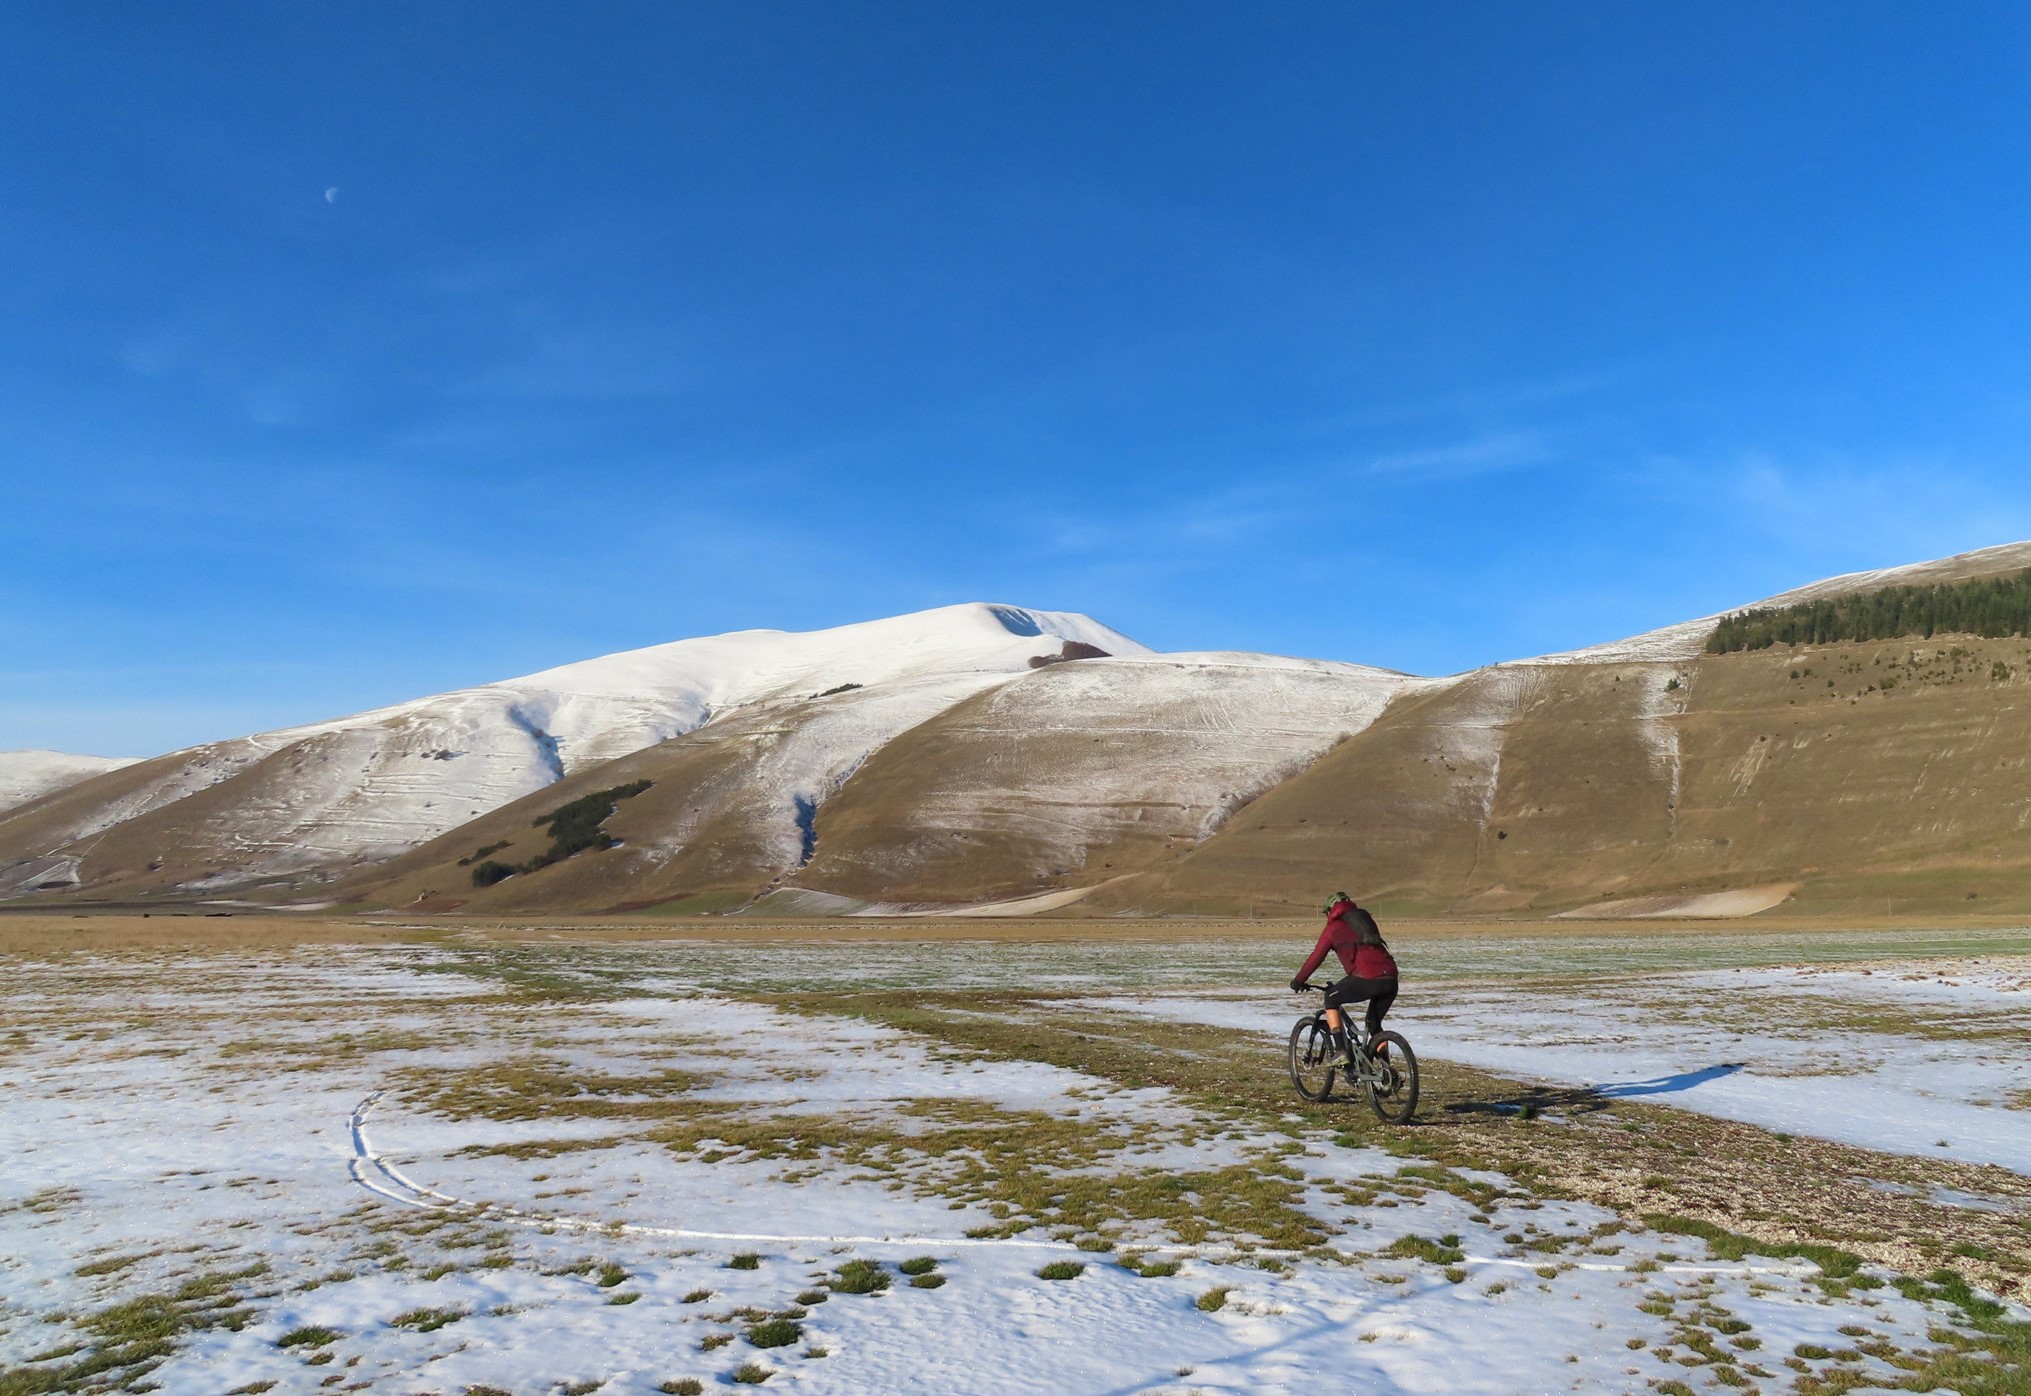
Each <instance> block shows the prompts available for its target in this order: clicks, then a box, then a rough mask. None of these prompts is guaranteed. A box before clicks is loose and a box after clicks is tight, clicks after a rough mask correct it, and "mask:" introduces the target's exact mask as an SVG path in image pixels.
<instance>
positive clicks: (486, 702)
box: [0, 604, 1148, 886]
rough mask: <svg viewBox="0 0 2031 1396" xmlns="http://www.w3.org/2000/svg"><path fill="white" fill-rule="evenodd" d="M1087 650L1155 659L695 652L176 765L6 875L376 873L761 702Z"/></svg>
mask: <svg viewBox="0 0 2031 1396" xmlns="http://www.w3.org/2000/svg"><path fill="white" fill-rule="evenodd" d="M1067 641H1076V642H1080V643H1083V644H1088V645H1093V646H1096V647H1098V648H1100V649H1102V650H1105V651H1108V652H1109V653H1113V654H1142V653H1147V652H1148V651H1147V650H1146V649H1145V647H1144V646H1142V645H1139V644H1137V643H1136V642H1135V641H1133V640H1131V639H1129V638H1128V637H1127V636H1125V635H1121V634H1118V633H1117V632H1115V631H1113V630H1111V629H1109V628H1108V627H1106V626H1104V625H1101V624H1100V623H1098V622H1097V621H1094V620H1091V619H1089V618H1087V617H1085V616H1080V615H1070V614H1065V613H1060V612H1053V611H1032V610H1025V609H1021V608H1018V607H1012V606H994V605H984V604H971V605H961V606H947V607H943V608H941V609H938V610H933V611H924V612H919V613H917V614H914V615H907V616H898V617H894V618H890V619H886V620H878V621H870V622H866V623H863V624H857V625H847V626H840V627H838V628H836V629H831V630H819V631H809V632H802V633H791V632H783V631H773V630H752V631H742V632H738V633H735V634H730V635H719V636H712V637H708V638H703V639H693V640H679V641H676V642H674V643H671V644H666V645H656V646H652V647H650V648H648V649H641V650H632V651H628V652H625V653H622V654H615V655H608V656H605V657H603V658H600V659H592V660H586V661H583V662H581V663H576V664H568V665H564V666H561V667H559V668H555V669H548V670H544V671H543V672H541V673H536V674H530V675H527V676H525V677H523V678H519V679H509V680H506V681H504V682H501V683H494V684H486V685H482V686H479V687H476V688H468V689H461V690H458V691H455V692H452V693H445V694H439V695H437V696H434V697H430V698H423V699H418V700H415V701H413V702H408V703H402V704H398V705H396V706H393V707H389V708H382V709H377V710H375V711H372V712H365V713H359V714H356V715H353V716H351V717H345V718H339V719H336V720H333V721H330V722H321V723H313V724H309V725H306V726H302V727H294V728H288V729H284V730H281V731H276V732H269V733H264V734H261V735H259V736H254V737H247V738H241V739H239V740H236V741H230V742H221V743H215V744H212V745H209V746H204V747H198V748H193V749H192V750H190V751H188V752H183V753H178V754H177V755H176V756H175V757H172V758H162V759H159V760H158V761H157V762H155V763H151V764H152V765H153V766H154V767H155V768H156V769H154V770H153V771H151V772H150V773H149V776H148V778H146V779H145V780H141V781H128V782H121V783H119V784H118V785H117V787H111V786H109V788H108V790H107V792H106V793H107V798H106V799H104V800H103V801H98V802H93V801H90V800H80V801H78V802H75V803H73V804H71V805H70V806H68V807H67V808H66V809H65V810H64V811H63V812H61V814H60V815H57V816H55V817H54V818H53V819H45V820H42V821H39V823H38V826H37V827H34V828H32V829H27V830H20V829H15V830H10V829H9V828H8V827H7V826H6V825H5V824H4V823H0V865H4V864H7V863H17V864H21V865H22V866H24V867H26V866H27V865H28V863H29V861H30V860H36V867H35V870H34V872H33V876H34V878H36V879H37V880H39V881H42V882H47V881H50V880H56V881H67V880H69V879H70V877H71V876H72V875H73V874H76V875H78V876H80V877H82V878H83V880H86V881H89V880H92V874H93V869H92V868H91V867H90V866H86V867H84V868H83V869H79V868H77V867H76V866H72V865H64V866H58V867H56V870H55V872H54V873H52V871H51V867H50V866H45V865H44V860H46V857H47V855H52V854H58V853H59V852H67V853H70V854H73V855H74V856H83V855H82V852H81V851H79V850H77V849H76V848H74V847H73V848H68V849H67V847H66V846H75V845H79V844H81V843H84V842H85V841H91V840H98V839H100V837H101V836H107V838H108V841H109V842H110V843H111V844H112V845H113V846H112V847H109V848H107V849H104V850H99V852H100V856H101V858H102V861H103V860H105V859H117V858H118V857H119V856H121V855H123V854H124V856H125V858H126V860H127V862H129V863H132V862H133V861H136V860H138V861H140V862H141V863H142V864H143V865H144V866H145V865H146V864H148V863H150V862H156V863H162V864H163V865H164V866H165V867H171V868H172V870H173V869H174V867H175V866H176V865H179V864H186V863H193V862H194V863H202V864H206V865H207V866H206V867H205V868H204V869H203V870H202V871H201V872H200V874H199V877H200V879H201V881H202V882H203V883H204V884H205V885H213V886H225V885H231V884H232V883H234V882H241V881H246V880H250V879H255V878H260V877H265V876H272V875H275V874H279V873H287V872H291V871H297V870H302V869H307V868H314V867H325V866H331V865H333V864H342V863H347V862H355V861H360V860H375V859H379V858H384V857H387V856H389V855H391V854H393V853H396V852H398V851H400V850H402V849H404V848H408V847H412V846H414V845H416V844H418V843H422V842H424V841H426V840H428V839H431V838H434V837H436V836H437V835H439V834H442V833H444V832H446V831H448V830H450V829H453V828H456V827H457V826H459V825H461V824H464V823H466V822H467V821H469V820H471V819H473V818H475V817H476V816H478V815H481V814H484V813H485V812H487V811H488V810H491V809H494V808H497V807H499V806H501V805H503V804H506V803H508V802H509V801H511V800H514V799H517V798H520V797H521V796H523V795H527V794H530V793H532V792H534V791H536V790H539V789H541V788H543V787H544V786H546V785H548V784H550V783H552V782H554V781H556V780H558V779H560V778H561V777H562V776H564V775H565V774H567V773H569V772H572V771H575V770H579V769H583V768H585V767H588V766H591V765H594V764H597V763H599V762H602V761H606V760H610V759H612V758H614V757H617V756H622V755H626V754H627V753H629V752H633V751H638V750H640V749H642V748H644V747H647V746H651V745H654V744H656V743H658V742H662V741H665V740H667V739H669V738H671V737H675V736H679V735H682V734H684V733H687V732H691V731H695V730H697V729H698V728H700V727H702V726H704V725H706V724H707V723H710V722H712V721H714V720H715V719H717V718H721V717H724V716H726V715H727V714H729V713H733V712H736V711H739V710H742V709H745V708H748V707H750V706H752V705H755V704H758V703H764V702H770V701H781V700H785V699H792V698H808V697H812V696H815V695H817V694H819V693H823V692H825V691H827V690H830V689H837V688H840V687H842V686H845V685H853V686H857V687H869V688H872V687H877V686H881V685H886V684H893V683H899V682H908V683H915V682H918V681H923V680H931V679H955V680H963V679H965V678H966V677H967V676H980V675H987V676H992V675H1011V674H1016V673H1023V672H1027V670H1028V668H1029V662H1030V660H1031V659H1032V658H1034V657H1037V656H1040V655H1056V654H1058V653H1059V651H1060V650H1061V649H1062V647H1063V645H1064V643H1065V642H1067ZM814 759H816V758H814ZM855 759H857V756H856V758H855ZM818 764H819V765H821V766H822V765H824V764H825V762H824V761H823V760H822V759H818ZM81 793H82V792H81ZM115 831H123V832H124V834H125V835H128V836H131V838H126V839H123V838H122V836H121V833H117V832H115ZM126 842H131V843H132V844H133V846H132V847H123V846H122V845H123V843H126ZM38 844H39V845H40V846H39V847H38V846H36V845H38ZM92 848H93V849H94V850H96V849H97V844H96V843H93V844H92ZM5 880H6V879H5V878H4V875H0V882H4V881H5ZM16 880H17V881H18V880H19V879H16Z"/></svg>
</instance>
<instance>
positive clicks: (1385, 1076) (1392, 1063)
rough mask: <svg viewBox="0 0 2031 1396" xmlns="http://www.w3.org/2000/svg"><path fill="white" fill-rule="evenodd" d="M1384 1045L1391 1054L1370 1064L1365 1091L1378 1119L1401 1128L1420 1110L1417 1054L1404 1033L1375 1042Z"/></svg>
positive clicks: (1380, 1057)
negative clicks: (1387, 1045) (1405, 1038)
mask: <svg viewBox="0 0 2031 1396" xmlns="http://www.w3.org/2000/svg"><path fill="white" fill-rule="evenodd" d="M1293 1041H1295V1038H1294V1039H1293ZM1384 1043H1388V1044H1389V1050H1388V1052H1386V1053H1384V1054H1383V1055H1381V1056H1377V1057H1375V1058H1374V1059H1373V1060H1372V1061H1371V1062H1370V1063H1369V1073H1368V1079H1367V1080H1365V1081H1363V1082H1362V1083H1361V1087H1362V1090H1363V1092H1364V1093H1365V1094H1366V1095H1367V1096H1368V1104H1369V1106H1370V1107H1371V1108H1372V1109H1373V1110H1374V1111H1375V1113H1376V1115H1377V1117H1378V1118H1380V1119H1381V1120H1382V1121H1383V1122H1384V1123H1386V1124H1392V1125H1400V1124H1402V1123H1403V1122H1404V1121H1405V1120H1408V1119H1409V1118H1410V1117H1411V1115H1412V1114H1413V1113H1414V1112H1415V1111H1416V1110H1417V1053H1415V1052H1413V1051H1411V1050H1410V1044H1409V1043H1408V1042H1406V1041H1404V1040H1403V1034H1402V1033H1394V1032H1386V1033H1383V1034H1381V1035H1380V1036H1379V1037H1377V1038H1376V1039H1375V1046H1376V1047H1380V1046H1382V1044H1384Z"/></svg>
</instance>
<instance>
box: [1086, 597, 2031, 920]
mask: <svg viewBox="0 0 2031 1396" xmlns="http://www.w3.org/2000/svg"><path fill="white" fill-rule="evenodd" d="M1673 685H1676V686H1675V687H1674V686H1673ZM2027 827H2031V644H2027V643H2026V642H2025V641H2023V640H1975V639H1965V638H1958V639H1957V638H1953V637H1938V638H1936V639H1934V640H1932V641H1927V642H1917V643H1914V642H1910V641H1897V642H1883V643H1878V644H1871V645H1846V646H1829V647H1825V648H1821V649H1797V650H1789V649H1787V650H1766V651H1761V652H1755V653H1747V654H1733V655H1726V656H1701V657H1699V658H1697V659H1692V660H1687V661H1685V662H1683V663H1678V664H1609V665H1584V666H1575V665H1569V664H1560V665H1515V666H1506V667H1503V668H1499V669H1493V670H1484V671H1481V672H1478V673H1475V674H1472V675H1469V676H1467V677H1466V678H1464V679H1462V680H1461V681H1460V682H1459V683H1458V684H1456V685H1455V686H1453V687H1451V688H1448V689H1445V690H1442V691H1439V692H1435V693H1428V694H1424V695H1420V696H1417V697H1413V698H1409V699H1406V700H1405V701H1403V702H1401V703H1399V704H1398V705H1397V706H1395V707H1394V708H1392V709H1391V710H1390V711H1389V712H1388V713H1387V714H1385V715H1384V717H1383V718H1382V720H1381V721H1379V722H1377V723H1376V724H1375V725H1374V726H1373V727H1371V728H1370V729H1368V730H1367V731H1366V732H1363V733H1361V734H1360V735H1358V736H1356V737H1354V738H1353V739H1351V740H1349V741H1348V742H1346V743H1345V744H1343V745H1342V746H1341V747H1339V748H1338V749H1337V750H1335V751H1334V752H1332V753H1331V754H1329V755H1328V756H1326V757H1325V758H1324V759H1322V760H1321V761H1320V762H1318V763H1317V764H1316V765H1315V766H1313V767H1312V768H1311V769H1310V770H1308V771H1306V772H1304V773H1303V774H1302V775H1299V776H1297V777H1295V778H1293V779H1291V780H1289V781H1286V782H1285V783H1283V784H1282V785H1280V786H1279V787H1278V788H1277V789H1275V790H1273V791H1271V792H1269V793H1268V794H1267V795H1265V796H1264V797H1263V798H1262V799H1260V800H1258V801H1256V802H1255V803H1254V804H1252V805H1251V806H1249V807H1248V808H1247V809H1245V810H1243V811H1242V812H1241V813H1240V814H1239V815H1238V816H1237V817H1236V818H1234V819H1233V820H1231V821H1230V822H1229V823H1228V824H1227V826H1226V827H1225V828H1223V829H1222V830H1221V831H1220V832H1219V833H1217V834H1215V835H1214V836H1213V837H1212V838H1210V839H1208V840H1207V841H1206V842H1204V843H1203V844H1201V845H1199V846H1197V847H1196V848H1194V849H1192V850H1191V851H1190V852H1188V853H1186V854H1184V855H1183V856H1181V857H1179V858H1177V859H1175V860H1173V862H1172V863H1171V864H1170V865H1169V866H1168V867H1166V868H1164V869H1161V870H1159V871H1157V872H1154V873H1152V874H1151V875H1150V876H1148V877H1146V878H1144V879H1141V880H1139V881H1138V882H1136V883H1134V884H1130V885H1127V886H1124V887H1122V888H1118V889H1110V890H1109V891H1108V892H1107V893H1104V894H1101V896H1100V897H1099V898H1098V899H1097V904H1096V906H1095V908H1094V909H1096V910H1098V909H1103V908H1108V907H1118V906H1125V905H1163V906H1168V907H1173V908H1186V909H1206V910H1215V909H1227V910H1244V911H1246V910H1263V911H1270V910H1278V909H1289V908H1293V907H1297V906H1302V905H1305V904H1307V903H1311V902H1315V901H1316V900H1317V898H1318V896H1319V894H1320V893H1321V892H1322V891H1325V890H1330V889H1332V888H1335V887H1339V886H1342V885H1346V886H1347V887H1349V889H1350V890H1354V891H1356V892H1357V894H1359V895H1363V896H1366V897H1369V898H1371V899H1374V900H1376V901H1378V902H1380V903H1382V904H1384V905H1389V906H1393V907H1396V908H1399V909H1403V910H1424V911H1439V910H1454V911H1518V910H1523V909H1529V910H1531V911H1547V910H1563V909H1570V908H1575V907H1581V906H1584V905H1587V904H1589V903H1593V902H1600V901H1604V900H1609V899H1621V898H1633V897H1642V896H1652V895H1661V894H1679V893H1689V892H1705V891H1714V890H1720V889H1724V888H1730V887H1741V886H1748V885H1756V884H1769V883H1777V882H1784V881H1793V880H1795V881H1800V882H1802V883H1803V884H1804V885H1803V887H1802V888H1801V889H1800V892H1799V896H1798V901H1797V906H1798V908H1800V909H1802V908H1804V907H1818V908H1823V909H1826V910H1829V911H1832V910H1844V909H1853V910H1865V911H1871V912H1881V911H1884V910H1886V909H1889V910H1899V909H1901V910H1915V909H1922V908H1934V909H1937V910H1939V911H1942V912H1944V911H1950V910H1961V909H1965V910H1976V909H1979V910H1983V911H1994V910H2000V909H2006V908H2009V909H2014V908H2018V907H2022V908H2026V909H2031V837H2027Z"/></svg>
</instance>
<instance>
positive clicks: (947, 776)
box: [796, 653, 1443, 901]
mask: <svg viewBox="0 0 2031 1396" xmlns="http://www.w3.org/2000/svg"><path fill="white" fill-rule="evenodd" d="M1433 682H1434V681H1433V680H1428V679H1415V678H1411V677H1409V676H1407V675H1404V674H1398V673H1392V672H1389V671H1387V670H1382V669H1373V668H1368V667H1365V666H1362V665H1357V664H1334V663H1326V662H1323V661H1316V660H1302V659H1280V658H1275V657H1272V656H1268V655H1255V654H1235V653H1208V654H1165V655H1152V656H1144V657H1133V658H1123V659H1104V660H1094V661H1092V662H1090V663H1083V664H1068V665H1064V666H1061V667H1054V668H1051V669H1046V670H1044V671H1043V672H1041V673H1036V674H1031V675H1028V676H1026V677H1024V678H1021V679H1018V680H1016V681H1015V682H1012V683H1007V684H1002V685H1000V686H998V687H996V688H993V689H991V690H989V691H988V692H986V693H983V694H981V695H980V696H978V697H976V698H974V699H971V700H969V701H968V702H966V703H963V704H959V705H957V706H955V707H953V708H952V709H951V710H949V711H948V712H946V713H944V714H942V715H940V716H938V717H936V718H934V719H932V720H931V721H929V722H926V723H924V724H923V725H921V726H919V727H916V728H913V729H912V730H910V731H909V732H906V733H904V734H903V735H902V736H900V737H899V738H898V739H897V740H896V741H894V742H893V743H891V744H890V745H888V746H886V747H884V748H883V749H882V750H881V751H880V752H879V753H877V754H876V755H875V756H874V757H872V758H871V759H870V760H869V762H868V765H867V767H866V768H865V769H864V770H863V771H861V772H860V773H859V774H858V775H856V776H855V777H854V780H853V781H852V783H850V784H849V785H847V786H846V788H845V789H844V790H843V791H842V792H841V793H840V794H839V796H838V797H837V798H836V799H835V800H834V801H833V803H832V804H831V805H829V806H828V807H827V809H826V811H825V812H824V813H822V814H821V815H820V817H819V823H818V827H819V838H818V842H817V848H816V856H815V857H814V858H813V859H812V861H811V863H810V864H809V865H808V866H807V867H806V868H805V869H804V870H803V871H802V872H801V873H800V874H799V875H798V876H797V878H796V882H797V885H798V886H800V887H804V888H808V889H812V890H817V891H825V892H832V893H838V894H842V895H846V896H854V897H863V898H876V899H899V900H905V901H910V900H922V901H943V900H969V899H989V898H992V897H996V896H1005V895H1015V894H1016V893H1018V892H1021V891H1023V890H1025V889H1035V888H1037V887H1039V886H1050V885H1053V879H1056V878H1060V877H1063V876H1069V875H1074V874H1075V873H1077V870H1082V869H1083V873H1078V876H1079V877H1080V878H1081V879H1082V880H1085V881H1089V882H1090V881H1093V880H1096V878H1105V877H1107V876H1110V875H1120V874H1122V873H1123V872H1125V871H1128V870H1132V869H1135V868H1138V867H1141V866H1144V865H1146V864H1148V863H1149V862H1150V861H1151V860H1152V859H1155V858H1158V857H1161V856H1163V855H1164V854H1165V853H1166V852H1168V851H1170V850H1173V849H1177V848H1181V847H1184V846H1189V845H1190V844H1191V843H1193V842H1195V841H1197V840H1199V839H1202V838H1205V837H1206V836H1207V835H1209V834H1210V833H1212V832H1213V831H1214V830H1215V829H1216V828H1218V827H1219V826H1220V825H1221V824H1222V823H1223V822H1224V821H1225V820H1226V819H1227V818H1228V817H1229V816H1230V815H1232V814H1233V812H1234V811H1235V810H1237V809H1239V808H1240V807H1241V806H1243V805H1244V804H1246V803H1248V801H1250V800H1252V799H1254V798H1255V797H1256V796H1257V795H1259V794H1261V793H1262V792H1263V791H1265V790H1267V789H1269V788H1270V787H1271V786H1273V785H1275V784H1276V783H1277V782H1279V781H1281V780H1283V779H1285V778H1286V777H1288V776H1290V775H1292V774H1294V773H1296V772H1297V771H1300V770H1302V769H1303V768H1305V767H1306V766H1308V765H1309V764H1310V763H1311V762H1313V761H1314V760H1316V759H1318V757H1319V756H1320V755H1321V754H1322V753H1324V752H1325V751H1326V750H1327V749H1328V748H1330V747H1331V746H1333V744H1334V743H1336V742H1338V741H1340V740H1341V739H1342V738H1344V737H1347V736H1349V735H1351V734H1353V733H1356V732H1359V731H1361V730H1363V729H1364V728H1366V727H1367V726H1368V725H1369V724H1371V723H1372V722H1374V721H1375V719H1376V718H1377V717H1378V716H1379V715H1380V714H1381V713H1382V711H1383V709H1384V708H1386V707H1387V706H1388V705H1389V703H1390V702H1391V700H1393V699H1394V698H1396V697H1397V696H1399V695H1400V694H1403V693H1405V692H1406V691H1409V690H1412V689H1415V688H1420V687H1425V686H1429V685H1431V684H1432V683H1433ZM1438 682H1443V681H1438ZM955 891H956V892H959V893H960V894H961V895H960V896H958V897H956V898H955V897H954V896H953V893H954V892H955Z"/></svg>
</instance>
